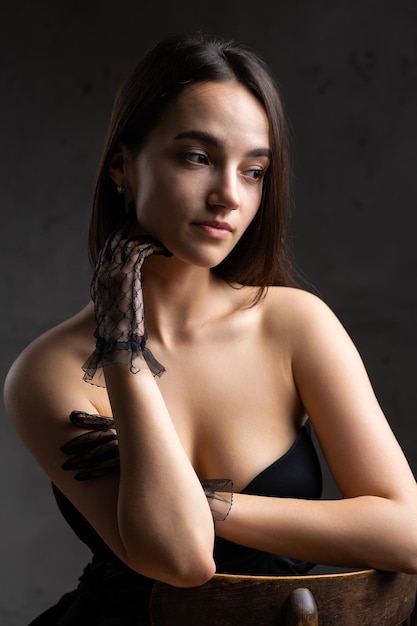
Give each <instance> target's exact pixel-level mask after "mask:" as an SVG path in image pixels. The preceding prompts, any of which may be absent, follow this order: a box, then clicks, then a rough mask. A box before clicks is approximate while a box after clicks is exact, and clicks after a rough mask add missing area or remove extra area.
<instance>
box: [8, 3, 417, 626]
mask: <svg viewBox="0 0 417 626" xmlns="http://www.w3.org/2000/svg"><path fill="white" fill-rule="evenodd" d="M194 29H202V30H205V31H210V32H214V33H217V34H220V35H224V36H227V37H233V38H237V39H241V40H243V41H244V42H246V43H247V44H249V45H251V46H253V47H255V48H256V49H258V50H259V51H260V52H261V53H262V54H263V55H264V56H265V57H266V59H267V61H268V62H269V64H270V65H271V66H272V67H273V69H274V72H275V74H276V76H277V78H278V81H279V83H280V84H281V85H282V87H283V93H284V98H285V101H286V105H287V110H288V114H289V118H290V121H291V124H292V128H293V148H294V167H295V180H294V187H295V200H294V215H293V221H292V238H293V247H294V250H295V253H296V258H297V261H298V265H299V266H300V267H301V269H302V270H303V271H304V274H305V276H306V278H307V279H308V280H309V281H310V283H311V284H312V286H313V288H314V289H315V290H316V292H318V293H319V295H321V297H322V298H323V299H324V300H325V301H326V302H327V303H328V304H329V305H330V306H331V307H332V308H333V309H334V310H335V312H336V313H337V315H338V316H339V317H340V318H341V320H342V322H343V323H344V324H345V326H346V327H347V329H348V331H349V332H350V334H351V335H352V337H353V339H354V341H355V342H356V344H357V346H358V348H359V350H360V352H361V354H362V356H363V358H364V360H365V363H366V365H367V368H368V371H369V373H370V376H371V379H372V381H373V383H374V387H375V390H376V393H377V395H378V397H379V399H380V401H381V404H382V405H383V408H384V409H385V411H386V414H387V417H388V419H389V421H390V423H391V424H392V427H393V429H394V431H395V433H396V435H397V436H398V438H399V440H400V443H401V445H402V446H403V448H404V450H405V452H406V454H407V456H408V458H409V460H410V463H411V465H412V467H413V470H414V471H416V469H417V443H416V441H415V433H416V425H415V417H414V414H415V407H414V404H415V402H414V399H415V396H414V391H415V386H416V378H415V373H416V348H417V333H416V327H415V317H416V310H417V309H416V290H415V271H416V265H417V264H416V260H417V259H416V246H415V233H416V223H417V217H416V197H417V184H416V151H417V121H416V120H417V50H416V48H417V34H416V33H417V4H416V2H415V0H410V1H406V0H393V1H391V2H389V1H386V2H383V1H381V0H375V1H369V0H363V1H355V0H353V1H349V2H348V1H346V2H337V1H336V0H316V1H312V0H292V1H291V0H287V1H285V0H281V1H280V0H274V1H273V2H272V0H270V1H268V2H262V0H258V1H256V2H254V1H251V2H249V1H247V0H237V1H234V0H232V1H230V2H227V1H226V0H222V1H216V0H211V1H210V2H205V3H201V2H198V3H197V2H195V1H188V0H179V1H177V2H175V3H173V2H168V1H165V2H160V1H158V0H155V1H154V2H139V1H137V2H133V1H130V2H129V1H128V0H118V1H117V2H109V1H108V0H102V1H101V2H88V1H83V2H80V1H79V0H75V1H74V0H72V1H71V2H70V1H61V2H60V1H57V0H43V1H36V0H23V1H21V2H16V3H15V5H14V6H10V4H9V5H8V6H7V7H5V6H2V10H1V18H0V68H1V85H2V88H1V98H0V133H1V135H0V140H1V141H0V146H1V167H0V177H1V187H0V189H1V211H0V237H1V247H0V254H1V260H2V264H1V268H2V272H1V276H2V278H1V287H0V288H1V303H2V305H1V310H0V316H1V324H0V332H1V358H0V368H1V369H0V376H1V379H2V380H3V378H4V376H5V374H6V371H7V369H8V367H9V366H10V364H11V362H12V361H13V359H14V358H15V357H16V356H17V354H18V353H19V352H20V351H21V349H22V348H23V347H24V346H25V345H26V344H27V343H28V342H29V341H31V340H32V339H33V338H35V337H36V336H37V335H39V334H40V333H41V332H42V331H44V330H46V329H47V328H49V327H51V326H52V325H54V324H56V323H57V322H59V321H60V320H62V319H64V318H66V317H68V316H70V315H71V314H73V313H75V312H76V311H77V310H78V309H79V308H80V307H81V306H82V305H83V304H84V303H85V302H86V300H87V298H88V284H89V269H88V264H87V258H86V230H87V222H88V214H89V205H90V199H91V192H92V185H93V180H94V176H95V172H96V168H97V162H98V159H99V155H100V151H101V147H102V143H103V137H104V132H105V128H106V124H107V120H108V116H109V112H110V109H111V104H112V99H113V95H114V91H115V88H116V86H117V85H118V83H119V81H120V79H121V78H122V77H123V76H124V75H125V73H126V72H127V71H128V70H130V69H131V67H132V66H133V65H134V64H135V63H136V61H137V60H138V59H139V58H140V57H141V55H142V54H143V52H144V51H145V50H146V49H147V48H148V47H149V46H150V45H152V44H154V43H155V42H156V41H157V40H158V39H160V38H161V37H162V36H164V35H166V34H168V33H171V32H176V31H184V30H194ZM51 384H53V381H51ZM1 411H2V416H1V417H2V420H1V426H2V428H1V437H0V459H1V460H0V463H1V468H0V476H1V485H2V497H1V513H0V515H1V518H0V524H1V526H0V538H1V539H0V541H1V573H0V622H1V624H4V626H25V624H27V623H28V621H29V619H30V618H31V617H33V616H34V615H35V614H37V613H38V612H40V611H41V610H42V609H43V608H46V607H47V606H48V605H49V604H51V603H52V602H53V601H55V599H56V598H57V597H58V596H59V595H60V594H61V593H63V592H64V591H65V590H67V589H71V588H72V587H73V586H74V584H75V582H76V578H77V576H78V574H79V573H80V571H81V568H82V566H83V564H84V562H85V560H86V558H87V551H86V549H85V548H83V547H82V546H81V545H80V544H79V542H78V540H76V539H75V538H74V537H73V536H72V534H71V531H69V530H68V529H67V528H66V526H65V523H64V522H63V521H62V519H61V518H60V516H59V514H58V512H57V510H56V507H55V504H54V502H53V500H52V498H51V493H50V488H49V483H48V480H47V479H46V478H45V476H44V475H43V474H42V472H41V471H40V470H39V469H38V468H37V466H36V465H35V463H34V461H33V460H32V458H31V457H30V456H29V455H28V453H27V452H26V450H25V449H24V448H23V446H22V444H21V443H20V441H19V440H18V438H17V436H16V435H15V433H14V432H13V430H12V428H11V426H10V424H9V422H8V420H7V419H6V417H5V415H4V409H3V408H2V407H1Z"/></svg>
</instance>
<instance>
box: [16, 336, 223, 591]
mask: <svg viewBox="0 0 417 626" xmlns="http://www.w3.org/2000/svg"><path fill="white" fill-rule="evenodd" d="M57 339H58V340H59V341H64V342H65V339H63V337H62V336H61V337H58V338H56V337H53V338H52V339H51V338H46V339H43V338H42V339H41V340H40V341H39V340H38V342H36V343H35V345H32V346H31V347H30V348H29V349H28V350H26V351H25V353H24V354H22V355H21V356H20V357H19V359H18V360H17V361H16V363H15V364H14V365H13V367H12V369H11V370H10V372H9V375H8V377H7V381H6V385H5V403H6V409H7V412H8V415H9V417H10V419H11V420H12V422H13V425H14V426H15V428H16V430H17V432H18V433H19V435H20V436H21V438H22V440H23V441H24V443H25V444H26V446H27V447H28V449H29V450H30V452H31V453H32V454H33V456H34V457H35V458H36V460H37V461H38V462H39V464H40V465H41V467H42V468H43V469H44V470H45V472H46V473H47V474H48V475H49V477H50V479H51V480H52V481H53V482H54V483H55V484H56V485H57V486H58V488H59V489H60V490H61V491H62V492H63V493H64V494H65V495H66V496H67V497H68V498H69V499H70V500H71V502H72V503H73V504H74V506H75V507H76V508H77V509H78V510H79V511H80V512H81V513H82V515H84V516H85V517H86V519H87V520H88V521H89V522H90V523H91V524H92V526H93V527H94V528H95V530H96V531H97V532H98V533H99V535H100V536H101V537H102V539H103V540H104V541H105V543H107V545H108V546H109V547H110V548H111V550H113V552H114V553H115V554H116V555H117V556H118V557H119V558H120V559H121V560H123V561H124V562H125V563H126V564H127V565H128V566H129V567H131V568H132V569H134V570H135V571H138V572H140V573H141V574H144V575H146V576H149V577H151V578H156V579H158V580H163V581H166V582H169V583H171V584H174V585H178V586H192V585H196V584H200V583H202V582H204V581H205V580H207V579H209V578H210V577H211V576H212V575H213V573H214V569H215V566H214V563H213V541H214V529H213V520H212V516H211V512H210V508H209V506H208V503H207V499H206V497H205V495H204V491H203V489H202V487H201V484H200V482H199V480H198V478H197V476H196V474H195V471H194V469H193V467H192V465H191V463H190V460H189V459H188V457H187V455H186V453H185V451H184V448H183V446H182V444H181V442H180V440H179V438H178V436H177V433H176V431H175V429H174V427H173V424H172V421H171V419H170V417H169V415H168V412H167V409H166V406H165V403H164V401H163V399H162V397H161V394H160V392H159V389H158V386H157V384H156V382H155V380H154V378H153V376H152V374H151V373H150V372H149V370H145V369H144V370H143V371H141V372H139V373H138V374H136V375H135V374H132V373H131V372H130V371H129V369H128V367H126V366H124V365H114V366H109V367H108V368H107V374H106V378H107V382H108V392H109V395H110V397H111V400H112V403H113V410H114V419H115V427H116V429H117V435H118V439H119V451H120V460H121V474H120V476H119V474H113V475H108V476H102V477H100V478H98V479H95V480H90V481H86V482H80V481H77V480H74V477H73V472H68V471H64V470H63V469H62V468H61V465H62V463H63V462H64V461H65V460H66V459H67V457H66V456H65V455H64V454H63V453H62V452H61V451H60V447H61V446H62V444H64V443H65V442H67V441H68V440H69V439H71V438H73V437H74V436H75V435H77V434H82V433H83V432H85V431H82V430H81V429H79V428H76V427H74V425H73V424H72V423H71V422H70V419H69V415H70V413H71V411H72V410H74V408H75V409H77V410H82V411H85V412H88V413H97V412H98V411H97V408H96V407H95V406H94V405H93V404H92V402H91V400H90V399H89V396H88V391H89V387H90V386H89V385H86V383H85V382H83V381H82V372H81V369H80V365H79V363H77V364H75V363H74V362H73V361H72V360H71V359H69V358H68V356H67V353H66V351H62V352H60V349H59V347H58V344H57ZM68 341H71V333H69V336H68ZM116 387H117V390H116V391H114V389H115V388H116ZM90 389H93V388H91V387H90ZM90 397H91V396H90Z"/></svg>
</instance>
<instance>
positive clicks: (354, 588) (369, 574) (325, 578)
mask: <svg viewBox="0 0 417 626" xmlns="http://www.w3.org/2000/svg"><path fill="white" fill-rule="evenodd" d="M416 589H417V576H412V575H409V574H400V573H392V572H382V571H377V570H362V571H358V572H348V573H338V574H322V575H317V576H278V577H275V576H235V575H233V576H232V575H225V574H216V575H215V576H214V578H212V580H210V581H209V582H207V583H206V584H205V585H201V586H200V587H191V588H178V587H171V586H170V585H167V584H165V583H160V582H157V583H155V585H154V588H153V591H152V596H151V602H150V615H151V623H152V625H153V626H255V625H256V626H279V625H282V626H284V625H289V626H318V625H319V626H400V625H401V626H415V625H416V624H417V621H415V618H413V617H412V613H413V609H414V604H415V598H416Z"/></svg>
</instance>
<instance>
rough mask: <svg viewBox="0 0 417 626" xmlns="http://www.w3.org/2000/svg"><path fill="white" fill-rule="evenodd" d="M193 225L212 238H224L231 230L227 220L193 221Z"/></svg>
mask: <svg viewBox="0 0 417 626" xmlns="http://www.w3.org/2000/svg"><path fill="white" fill-rule="evenodd" d="M193 225H194V226H195V227H196V228H198V229H199V230H200V231H201V232H203V233H204V234H205V235H207V236H208V237H211V238H212V239H226V238H227V237H229V236H230V234H231V232H232V227H231V226H230V224H228V223H227V222H216V221H214V222H194V224H193Z"/></svg>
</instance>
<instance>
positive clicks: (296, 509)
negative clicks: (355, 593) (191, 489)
mask: <svg viewBox="0 0 417 626" xmlns="http://www.w3.org/2000/svg"><path fill="white" fill-rule="evenodd" d="M288 316H289V317H288V319H289V320H290V322H289V323H288V326H287V329H286V331H287V333H288V335H289V337H290V338H291V351H292V363H293V375H294V380H295V384H296V386H297V389H298V391H299V394H300V397H301V401H302V403H303V405H304V407H305V409H306V412H307V413H308V415H309V417H310V419H311V422H312V424H313V426H314V429H315V431H316V434H317V437H318V440H319V442H320V445H321V447H322V449H323V452H324V455H325V457H326V459H327V462H328V464H329V467H330V469H331V472H332V474H333V476H334V478H335V480H336V483H337V484H338V486H339V488H340V490H341V493H342V495H343V498H344V499H341V500H336V501H306V500H296V499H279V498H266V497H257V496H248V495H242V494H235V498H234V504H233V508H232V510H231V512H230V515H229V517H228V518H227V519H226V520H225V521H224V522H222V523H219V524H217V528H216V532H217V534H218V535H220V536H221V537H224V538H226V539H230V540H232V541H235V542H237V543H242V544H243V545H247V546H250V547H253V548H257V549H260V550H266V551H269V552H273V553H277V554H284V555H287V556H290V557H293V558H299V559H302V560H307V561H311V562H317V563H324V564H329V565H337V566H348V567H350V566H352V567H375V568H380V569H387V570H402V571H407V572H412V573H416V572H417V529H416V527H415V524H414V520H415V519H416V517H417V488H416V482H415V479H414V477H413V475H412V473H411V470H410V468H409V466H408V463H407V461H406V459H405V457H404V455H403V453H402V451H401V449H400V447H399V445H398V443H397V441H396V440H395V438H394V436H393V434H392V432H391V429H390V428H389V425H388V423H387V421H386V419H385V417H384V415H383V414H382V411H381V409H380V407H379V405H378V402H377V400H376V398H375V395H374V393H373V390H372V388H371V385H370V383H369V380H368V376H367V374H366V371H365V368H364V366H363V364H362V361H361V359H360V357H359V355H358V353H357V351H356V349H355V347H354V346H353V344H352V342H351V340H350V339H349V337H348V336H347V334H346V332H345V331H344V329H343V328H342V326H341V325H340V323H339V322H338V320H337V319H336V318H335V316H334V315H333V314H332V313H331V312H330V311H329V309H328V308H327V307H326V306H325V305H324V304H323V303H322V302H321V301H320V300H318V299H317V298H315V297H314V296H312V295H310V294H306V293H304V292H297V291H293V292H289V296H288ZM280 332H281V331H280Z"/></svg>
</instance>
